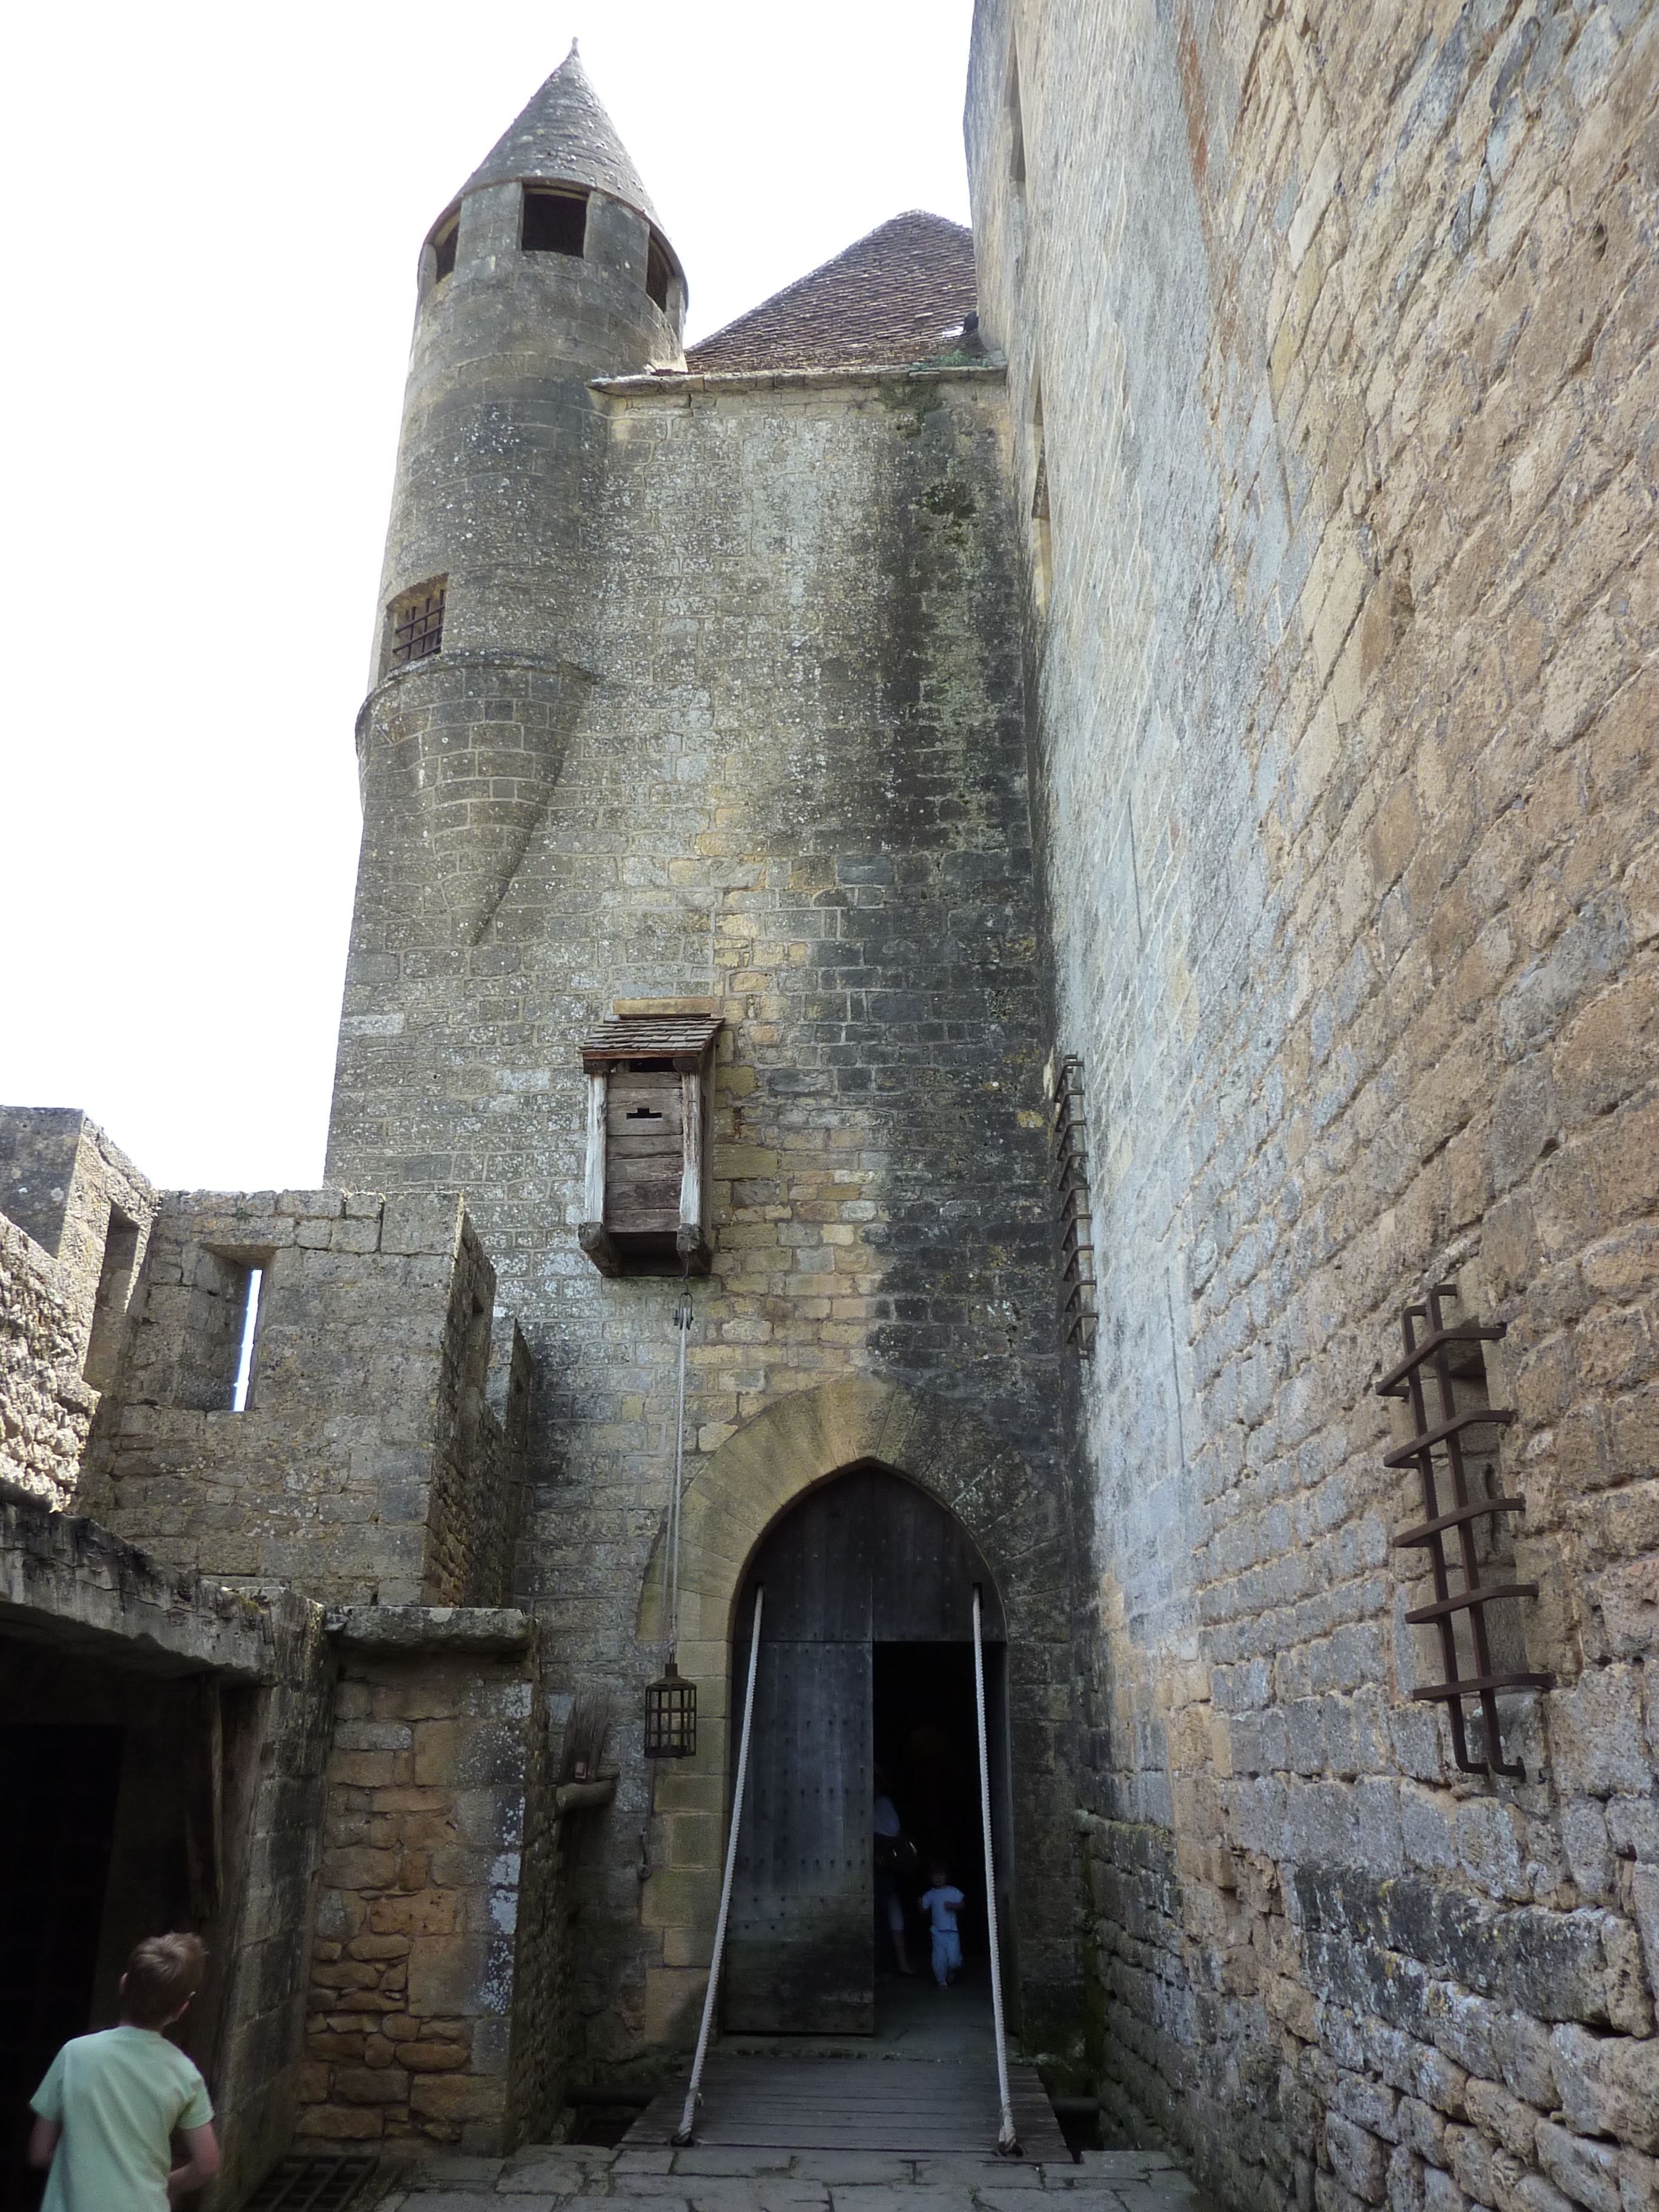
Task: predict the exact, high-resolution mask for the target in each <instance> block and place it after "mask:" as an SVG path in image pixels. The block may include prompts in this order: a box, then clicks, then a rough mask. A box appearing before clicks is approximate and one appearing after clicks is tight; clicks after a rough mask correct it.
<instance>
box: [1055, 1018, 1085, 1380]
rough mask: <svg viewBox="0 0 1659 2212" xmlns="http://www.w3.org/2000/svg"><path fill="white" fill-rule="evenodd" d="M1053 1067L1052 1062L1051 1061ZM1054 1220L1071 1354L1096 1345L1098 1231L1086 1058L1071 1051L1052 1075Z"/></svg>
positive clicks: (1063, 1319)
mask: <svg viewBox="0 0 1659 2212" xmlns="http://www.w3.org/2000/svg"><path fill="white" fill-rule="evenodd" d="M1051 1065H1052V1063H1051ZM1049 1096H1050V1099H1051V1102H1052V1105H1051V1114H1050V1133H1051V1139H1052V1145H1053V1152H1054V1220H1055V1225H1056V1227H1057V1228H1058V1230H1059V1231H1060V1327H1061V1330H1062V1333H1063V1334H1064V1336H1065V1339H1066V1343H1067V1344H1068V1345H1069V1346H1071V1348H1072V1350H1073V1352H1078V1353H1079V1354H1080V1355H1083V1356H1085V1357H1086V1356H1087V1355H1088V1354H1089V1353H1090V1352H1092V1351H1093V1350H1094V1344H1095V1325H1096V1310H1095V1234H1094V1216H1093V1213H1092V1211H1091V1206H1090V1202H1089V1123H1088V1118H1087V1116H1086V1115H1085V1112H1084V1105H1083V1062H1082V1061H1081V1060H1079V1058H1078V1057H1077V1055H1076V1054H1074V1053H1071V1054H1067V1055H1066V1058H1065V1059H1063V1060H1061V1061H1060V1065H1059V1066H1058V1068H1057V1069H1055V1070H1054V1073H1053V1074H1052V1076H1051V1078H1050V1091H1049Z"/></svg>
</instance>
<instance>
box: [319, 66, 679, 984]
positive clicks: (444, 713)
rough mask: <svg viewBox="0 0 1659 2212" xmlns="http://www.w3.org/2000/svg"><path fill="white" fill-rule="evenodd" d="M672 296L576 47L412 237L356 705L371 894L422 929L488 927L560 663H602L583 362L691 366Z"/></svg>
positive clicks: (441, 935)
mask: <svg viewBox="0 0 1659 2212" xmlns="http://www.w3.org/2000/svg"><path fill="white" fill-rule="evenodd" d="M684 314H685V282H684V276H683V275H682V273H681V270H680V265H679V261H678V257H677V256H676V254H675V252H674V250H673V248H672V247H671V246H670V245H669V243H668V240H667V239H666V238H665V236H664V234H663V232H662V229H661V227H660V225H659V222H658V221H657V217H656V214H655V211H654V210H653V207H652V204H651V201H650V198H649V197H648V195H647V192H646V190H645V187H644V185H642V184H641V181H640V177H639V173H638V171H637V170H636V169H635V167H634V164H633V162H632V161H631V160H630V159H629V155H628V151H627V149H626V148H625V147H624V146H623V143H622V141H621V140H620V139H619V138H618V137H617V131H616V126H615V125H613V124H612V122H611V118H610V117H609V116H608V115H607V114H606V113H605V109H604V107H603V106H601V104H600V102H599V96H598V94H596V93H595V92H594V90H593V88H592V84H591V83H590V82H588V78H587V75H586V71H585V70H584V69H583V68H582V65H581V62H580V58H579V57H578V55H577V52H576V50H575V48H574V46H572V48H571V50H570V52H569V54H568V57H567V58H566V59H565V60H564V61H563V62H562V63H561V64H560V65H559V67H558V68H557V69H556V70H554V72H553V74H552V75H551V76H550V77H549V78H548V80H547V82H545V83H544V85H543V86H542V88H541V89H540V90H539V91H538V93H537V94H536V95H535V97H534V98H533V99H532V100H531V101H530V103H529V105H528V106H526V108H525V109H524V111H523V112H522V113H521V114H520V116H519V118H518V119H517V121H516V122H515V123H514V124H513V126H512V128H511V129H510V130H509V131H507V132H506V133H505V134H504V135H503V137H501V139H500V140H499V141H498V142H497V143H496V144H495V146H494V147H493V148H492V149H491V150H490V152H489V155H487V157H486V158H485V160H484V161H483V162H482V163H481V164H480V165H479V167H477V169H476V170H475V171H474V172H473V173H472V175H471V177H469V178H468V179H467V181H466V183H465V185H463V186H462V187H461V190H460V191H459V193H458V194H457V196H456V197H455V198H454V199H453V201H452V202H451V203H450V204H449V206H448V207H447V209H446V210H444V212H443V214H442V215H441V216H440V217H439V219H438V221H437V222H435V224H434V225H433V227H432V229H431V231H430V232H429V234H428V237H427V240H426V242H425V245H424V246H423V247H422V253H421V259H420V273H419V302H418V306H417V308H416V320H415V337H414V344H413V347H412V349H411V354H410V368H409V382H408V386H407V388H406V391H405V394H404V422H403V434H402V438H401V441H400V445H399V450H398V474H397V483H396V488H395V490H394V494H393V498H392V520H391V526H390V528H389V530H388V532H387V537H386V562H385V566H384V568H383V570H382V574H381V580H380V605H379V608H378V610H377V613H376V620H375V629H374V659H373V664H372V667H371V671H370V684H371V690H370V695H369V700H368V704H367V706H366V707H365V708H364V710H363V714H362V717H361V718H360V724H359V754H360V763H361V772H362V784H363V794H364V833H363V834H364V868H363V872H362V880H361V882H360V885H359V895H358V896H359V909H360V915H361V912H362V903H363V901H364V899H365V898H366V897H368V898H372V897H374V896H375V893H374V884H375V883H376V882H384V881H386V880H388V879H389V878H388V876H387V872H388V871H389V872H390V876H392V877H398V878H401V883H402V886H403V891H404V892H406V891H408V890H409V889H410V886H413V890H414V896H415V901H416V908H417V909H418V916H417V923H416V926H417V927H418V928H419V929H421V930H422V931H429V932H430V933H431V935H432V937H433V938H434V939H435V940H437V941H441V942H442V943H444V944H446V945H451V946H453V945H454V944H455V943H456V942H457V941H458V940H459V942H460V943H461V944H463V945H470V944H472V943H476V942H477V938H478V935H479V933H481V932H482V931H483V929H484V928H485V927H487V926H488V924H489V919H490V917H491V915H492V914H493V913H494V911H495V906H496V904H497V903H498V902H499V900H500V897H501V891H502V889H503V887H504V885H505V884H506V883H507V881H508V880H510V878H511V876H512V874H513V870H514V868H515V867H516V866H517V865H518V862H519V860H520V857H521V855H522V854H523V851H524V848H525V843H526V840H527V838H528V837H529V836H530V835H531V831H532V827H533V824H534V823H535V822H536V821H537V820H538V818H539V816H540V812H541V810H542V808H543V806H544V804H545V801H546V797H547V793H548V792H549V790H550V788H551V787H552V783H553V781H555V779H556V776H557V774H558V769H559V765H560V761H561V758H562V750H563V746H564V743H565V738H566V734H567V733H568V726H569V717H570V714H571V712H572V711H573V708H572V696H571V692H570V684H571V683H572V681H573V680H575V679H573V678H572V677H571V675H570V673H569V671H571V670H572V669H574V668H583V667H589V666H591V665H592V655H591V653H590V652H589V651H588V650H587V648H586V644H585V640H586V635H587V625H588V618H589V613H590V609H591V603H592V592H593V588H594V586H593V564H592V560H591V558H590V557H588V555H587V551H586V549H587V548H588V547H589V546H590V545H591V544H592V537H593V532H592V522H591V518H590V514H589V508H590V506H591V504H592V500H593V499H594V498H595V496H596V495H597V494H596V489H595V487H596V485H597V484H598V483H599V482H600V481H601V480H602V477H603V464H602V456H603V452H604V447H605V424H604V420H603V417H602V416H601V414H600V412H599V410H600V408H601V405H602V402H601V401H600V399H599V397H598V395H597V394H596V393H595V392H593V391H592V389H591V388H590V386H591V380H592V379H593V378H595V377H598V376H605V375H618V374H628V373H629V372H635V371H639V370H642V369H646V368H651V367H653V366H665V365H671V366H675V367H678V366H681V365H683V362H684V356H683V354H682V351H681V344H680V332H681V330H682V328H683V325H684ZM486 679H488V680H486ZM486 696H487V698H488V702H489V712H486V711H485V707H484V705H483V703H481V702H483V701H484V700H485V698H486ZM503 700H509V701H512V702H515V703H514V706H513V712H512V713H511V714H506V713H497V712H495V708H498V707H500V705H501V702H502V701H503ZM371 863H372V864H373V865H371ZM400 896H402V893H401V892H400Z"/></svg>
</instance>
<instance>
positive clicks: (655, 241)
mask: <svg viewBox="0 0 1659 2212" xmlns="http://www.w3.org/2000/svg"><path fill="white" fill-rule="evenodd" d="M673 274H674V264H673V263H672V262H671V261H670V259H669V258H668V248H667V247H666V246H665V245H664V244H663V242H662V240H661V239H660V238H659V237H658V235H657V234H656V232H655V231H654V230H653V232H652V234H651V244H650V246H649V248H648V249H647V252H646V257H645V296H646V297H647V300H650V301H653V303H654V305H656V306H657V307H660V308H661V309H662V311H663V313H664V314H666V313H668V286H669V282H670V280H671V277H672V276H673Z"/></svg>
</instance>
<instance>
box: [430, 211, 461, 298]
mask: <svg viewBox="0 0 1659 2212" xmlns="http://www.w3.org/2000/svg"><path fill="white" fill-rule="evenodd" d="M460 235H461V219H460V217H459V216H452V218H451V219H450V221H449V222H447V223H446V224H445V225H444V227H443V228H442V229H441V231H440V232H439V233H438V235H437V236H436V237H435V239H434V240H433V241H432V250H433V252H434V253H435V255H436V256H437V263H438V267H437V282H438V283H440V284H441V283H443V281H444V278H445V277H446V276H453V275H454V273H455V248H456V246H457V245H458V244H459V240H460Z"/></svg>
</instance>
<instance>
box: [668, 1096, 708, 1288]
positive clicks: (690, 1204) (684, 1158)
mask: <svg viewBox="0 0 1659 2212" xmlns="http://www.w3.org/2000/svg"><path fill="white" fill-rule="evenodd" d="M680 1147H681V1149H680V1159H681V1167H680V1229H679V1235H678V1237H677V1238H676V1239H675V1243H676V1246H677V1248H678V1250H680V1251H682V1252H691V1253H696V1252H700V1251H701V1250H702V1242H703V1231H702V1070H701V1068H697V1067H693V1068H689V1069H686V1070H685V1071H684V1073H682V1074H681V1076H680Z"/></svg>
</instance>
